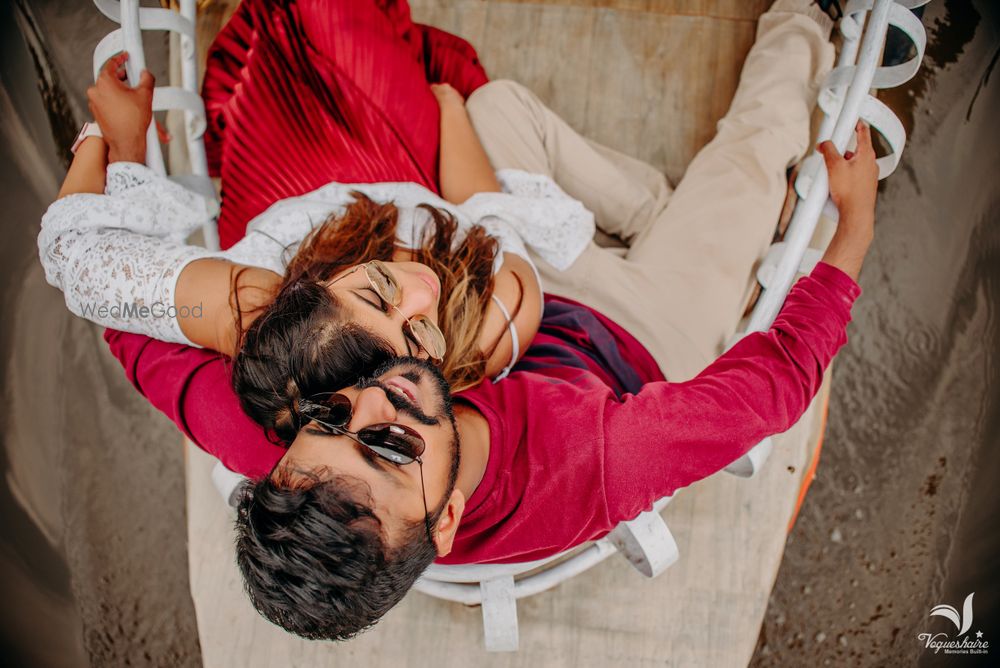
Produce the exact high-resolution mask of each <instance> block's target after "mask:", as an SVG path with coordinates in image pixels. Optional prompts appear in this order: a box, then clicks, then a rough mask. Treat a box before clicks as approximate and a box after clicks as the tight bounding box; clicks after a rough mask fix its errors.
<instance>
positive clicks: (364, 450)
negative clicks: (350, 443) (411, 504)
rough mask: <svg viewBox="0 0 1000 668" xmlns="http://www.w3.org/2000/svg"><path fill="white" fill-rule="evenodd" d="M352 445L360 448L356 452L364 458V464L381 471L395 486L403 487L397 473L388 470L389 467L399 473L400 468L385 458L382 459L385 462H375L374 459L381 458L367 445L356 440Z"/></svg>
mask: <svg viewBox="0 0 1000 668" xmlns="http://www.w3.org/2000/svg"><path fill="white" fill-rule="evenodd" d="M354 445H356V446H357V448H361V450H360V452H358V454H359V455H361V459H363V460H365V464H368V466H370V467H372V468H373V469H375V470H376V471H378V472H379V473H381V474H382V475H383V476H385V477H386V478H388V479H389V480H390V481H391V482H392V484H393V485H395V486H396V487H400V488H402V487H404V485H403V481H402V480H400V479H399V475H397V474H396V473H394V472H393V471H392V470H390V469H395V470H396V471H399V472H400V473H401V472H402V470H401V469H400V468H399V467H398V466H394V465H393V464H390V463H389V462H388V461H387V460H384V459H383V460H382V461H383V462H385V463H384V464H380V463H379V462H376V461H375V460H376V459H382V458H381V457H379V456H378V455H376V454H375V453H374V452H372V451H371V450H369V449H368V446H365V445H362V444H361V443H358V442H357V441H354ZM357 448H355V449H357Z"/></svg>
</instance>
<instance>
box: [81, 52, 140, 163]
mask: <svg viewBox="0 0 1000 668" xmlns="http://www.w3.org/2000/svg"><path fill="white" fill-rule="evenodd" d="M126 60H128V54H127V53H124V52H123V53H119V54H118V55H117V56H114V57H113V58H110V59H109V60H108V62H107V63H105V65H104V67H103V68H102V69H101V74H100V76H98V77H97V83H95V84H94V85H93V86H91V87H90V88H88V89H87V100H88V103H89V105H90V113H92V114H93V115H94V120H95V121H97V124H98V125H99V126H100V127H101V132H102V133H103V134H104V141H105V142H107V144H108V161H109V162H117V161H128V162H139V163H145V162H146V129H147V128H148V127H149V124H150V122H151V121H152V119H153V84H154V81H153V75H152V74H150V73H149V71H148V70H143V71H142V73H141V74H140V75H139V85H138V86H136V87H135V88H132V87H130V86H129V85H128V83H126V81H125V78H126V75H125V61H126Z"/></svg>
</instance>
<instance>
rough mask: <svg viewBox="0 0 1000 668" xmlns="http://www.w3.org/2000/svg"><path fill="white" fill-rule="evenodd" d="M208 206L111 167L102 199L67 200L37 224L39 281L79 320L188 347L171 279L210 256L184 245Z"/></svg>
mask: <svg viewBox="0 0 1000 668" xmlns="http://www.w3.org/2000/svg"><path fill="white" fill-rule="evenodd" d="M214 206H215V203H214V202H210V201H209V200H207V199H206V198H204V197H201V196H200V195H197V194H195V193H193V192H191V191H189V190H187V189H185V188H184V187H182V186H180V185H178V184H176V183H173V182H171V181H169V180H168V179H166V178H164V177H162V176H159V175H157V174H156V173H154V172H153V171H152V170H150V169H148V168H147V167H144V166H142V165H139V164H135V163H118V162H116V163H112V165H111V166H110V167H109V168H108V176H107V186H106V191H105V194H104V195H97V194H92V193H80V194H74V195H68V196H66V197H63V198H61V199H59V200H56V201H55V202H54V203H53V204H52V205H51V206H50V207H49V208H48V210H47V211H46V212H45V215H44V216H43V217H42V226H41V231H40V232H39V235H38V254H39V259H40V260H41V263H42V266H43V267H44V269H45V278H46V280H47V281H48V282H49V284H50V285H52V286H54V287H56V288H59V289H60V290H62V292H63V295H64V298H65V301H66V306H67V307H68V308H69V310H70V311H72V312H73V313H74V314H76V315H78V316H80V317H83V318H86V319H87V320H90V321H92V322H96V323H98V324H100V325H105V326H109V327H115V328H118V329H123V330H126V331H130V332H135V333H140V334H148V335H150V336H153V337H156V338H158V339H163V340H166V341H177V342H182V343H189V341H188V340H187V338H186V337H185V336H184V334H183V332H182V331H181V328H180V324H179V322H178V317H182V316H183V315H184V314H178V313H177V310H176V308H175V305H174V290H175V287H176V283H177V278H178V277H179V276H180V272H181V270H182V269H183V267H184V266H185V265H186V264H187V263H188V262H191V261H192V260H196V259H198V258H201V257H208V256H210V255H212V253H211V252H210V251H208V250H206V249H204V248H201V247H198V246H188V245H185V244H184V243H183V240H184V239H185V238H186V237H187V235H188V234H190V233H191V232H192V231H193V230H194V229H196V228H198V227H200V226H201V225H203V224H204V223H205V222H206V221H208V220H210V219H211V217H212V216H213V215H214ZM192 315H193V314H192Z"/></svg>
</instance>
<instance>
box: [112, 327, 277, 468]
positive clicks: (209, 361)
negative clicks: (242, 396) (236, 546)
mask: <svg viewBox="0 0 1000 668" xmlns="http://www.w3.org/2000/svg"><path fill="white" fill-rule="evenodd" d="M104 340H105V341H107V342H108V345H109V346H110V348H111V353H112V354H113V355H114V356H115V358H117V359H118V361H119V362H120V363H121V365H122V366H123V367H124V368H125V375H126V376H127V377H128V379H129V382H131V383H132V385H133V386H134V387H135V389H137V390H138V391H139V393H140V394H142V395H143V396H144V397H146V398H147V399H148V400H149V402H150V403H151V404H153V405H154V406H155V407H156V408H157V409H159V410H160V411H161V412H162V413H163V414H165V415H166V416H167V417H168V418H170V419H171V420H173V422H174V424H176V425H177V426H178V427H179V428H180V430H181V431H183V432H184V434H185V435H186V436H187V437H188V438H189V439H191V440H192V441H194V443H195V444H196V445H197V446H198V447H200V448H201V449H202V450H204V451H205V452H207V453H209V454H210V455H212V456H214V457H216V458H217V459H219V460H220V461H221V462H222V463H223V464H224V465H225V466H226V467H227V468H229V469H231V470H233V471H236V472H237V473H242V474H243V475H245V476H248V477H250V478H254V479H259V478H262V477H264V476H266V475H267V474H268V473H270V471H271V469H272V468H273V467H274V465H275V464H276V463H277V462H278V460H279V459H281V457H282V455H283V454H284V453H285V450H284V448H282V447H279V446H277V445H275V444H273V443H271V442H270V441H268V439H267V437H266V436H265V434H264V430H263V429H262V428H261V427H260V426H259V425H258V424H257V423H255V422H254V421H253V420H251V419H250V418H249V417H247V415H246V414H245V413H244V412H243V410H242V408H241V407H240V402H239V398H238V397H237V396H236V393H235V392H234V391H233V388H232V386H231V384H230V372H229V366H228V362H227V359H226V358H225V357H223V356H222V355H219V354H218V353H214V352H211V351H208V350H199V349H197V348H191V347H189V346H184V345H180V344H176V343H165V342H163V341H157V340H156V339H151V338H149V337H146V336H141V335H139V334H128V333H126V332H120V331H117V330H113V329H108V330H105V332H104Z"/></svg>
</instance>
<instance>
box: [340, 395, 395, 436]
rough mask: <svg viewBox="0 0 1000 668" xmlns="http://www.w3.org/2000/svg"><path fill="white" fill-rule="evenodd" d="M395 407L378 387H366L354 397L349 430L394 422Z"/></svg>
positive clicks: (355, 430)
mask: <svg viewBox="0 0 1000 668" xmlns="http://www.w3.org/2000/svg"><path fill="white" fill-rule="evenodd" d="M396 417H397V415H396V409H395V408H394V407H393V405H392V404H391V403H389V397H387V396H386V394H385V391H383V390H382V388H380V387H366V388H365V389H363V390H361V392H359V393H358V395H357V397H355V399H354V414H353V415H352V416H351V424H350V426H349V427H348V429H350V430H351V431H354V432H357V431H359V430H360V429H363V428H364V427H367V426H369V425H373V424H379V423H381V422H395V421H396Z"/></svg>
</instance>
